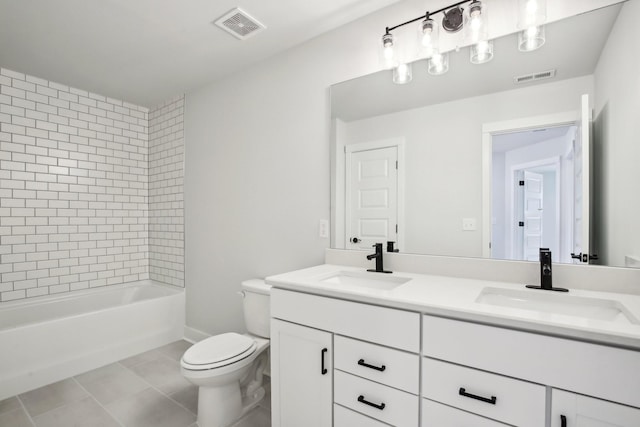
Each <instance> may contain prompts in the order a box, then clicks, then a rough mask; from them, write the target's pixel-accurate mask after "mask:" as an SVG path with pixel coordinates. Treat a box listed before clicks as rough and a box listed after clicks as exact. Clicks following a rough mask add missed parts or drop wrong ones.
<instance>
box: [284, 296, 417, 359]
mask: <svg viewBox="0 0 640 427" xmlns="http://www.w3.org/2000/svg"><path fill="white" fill-rule="evenodd" d="M271 317H275V318H277V319H282V320H287V321H289V322H294V323H299V324H301V325H306V326H310V327H312V328H317V329H322V330H325V331H331V332H333V333H335V334H340V335H347V336H350V337H354V338H358V339H361V340H364V341H370V342H375V343H380V344H384V345H387V346H389V347H395V348H399V349H402V350H406V351H411V352H413V353H419V352H420V314H419V313H414V312H411V311H404V310H397V309H394V308H387V307H379V306H376V305H370V304H362V303H358V302H352V301H345V300H340V299H336V298H327V297H321V296H317V295H311V294H306V293H302V292H293V291H286V290H283V289H272V290H271Z"/></svg>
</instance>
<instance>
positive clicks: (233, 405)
mask: <svg viewBox="0 0 640 427" xmlns="http://www.w3.org/2000/svg"><path fill="white" fill-rule="evenodd" d="M241 294H242V295H243V297H244V299H243V309H244V319H245V322H246V325H247V330H248V332H249V333H248V334H246V335H241V334H236V333H234V332H229V333H225V334H220V335H215V336H213V337H210V338H207V339H205V340H203V341H200V342H198V343H196V344H195V345H193V346H192V347H191V348H189V349H188V350H187V351H186V352H185V353H184V355H183V356H182V360H180V365H181V367H182V368H181V370H182V375H184V377H185V378H186V379H187V380H189V381H190V382H192V383H193V384H195V385H197V386H198V387H200V389H199V390H198V426H199V427H227V426H230V425H232V424H233V423H234V422H236V421H237V420H238V419H239V418H241V417H242V416H243V415H244V414H246V413H247V412H249V411H250V410H251V409H253V408H254V407H255V406H256V405H257V404H258V403H259V402H260V400H261V399H262V398H263V397H264V395H265V390H264V388H263V387H262V375H263V372H264V370H265V368H267V365H268V357H267V355H268V352H267V351H265V350H266V349H267V348H268V347H269V336H270V332H269V322H270V307H269V302H270V300H269V296H270V294H271V286H270V285H267V284H266V283H265V282H264V281H263V280H258V279H254V280H247V281H245V282H242V292H241Z"/></svg>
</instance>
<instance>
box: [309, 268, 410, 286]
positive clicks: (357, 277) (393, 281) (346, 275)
mask: <svg viewBox="0 0 640 427" xmlns="http://www.w3.org/2000/svg"><path fill="white" fill-rule="evenodd" d="M409 280H411V279H410V278H408V277H399V276H392V275H390V274H385V273H371V272H362V273H360V272H356V271H340V272H338V273H335V274H332V275H330V276H328V277H325V278H324V279H322V280H320V281H321V282H322V283H332V284H335V285H344V286H357V287H359V288H368V289H379V290H385V291H388V290H391V289H394V288H397V287H398V286H400V285H402V284H405V283H407V282H408V281H409Z"/></svg>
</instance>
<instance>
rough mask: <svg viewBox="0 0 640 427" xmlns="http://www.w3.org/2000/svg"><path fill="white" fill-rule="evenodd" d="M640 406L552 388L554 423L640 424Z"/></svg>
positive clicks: (556, 426)
mask: <svg viewBox="0 0 640 427" xmlns="http://www.w3.org/2000/svg"><path fill="white" fill-rule="evenodd" d="M638 426H640V409H638V408H632V407H630V406H625V405H620V404H617V403H612V402H608V401H606V400H600V399H595V398H593V397H587V396H583V395H581V394H575V393H569V392H566V391H562V390H557V389H553V392H552V398H551V427H638Z"/></svg>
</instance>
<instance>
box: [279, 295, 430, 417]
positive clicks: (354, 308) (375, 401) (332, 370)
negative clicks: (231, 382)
mask: <svg viewBox="0 0 640 427" xmlns="http://www.w3.org/2000/svg"><path fill="white" fill-rule="evenodd" d="M271 316H272V318H273V319H272V331H271V337H272V338H271V339H272V350H271V351H272V353H271V357H272V368H271V369H272V372H273V375H272V419H273V426H274V427H276V426H278V427H294V426H295V427H299V426H303V425H304V426H305V427H306V426H309V425H311V426H316V425H318V426H319V425H323V426H324V425H325V424H314V423H316V422H317V420H316V419H315V418H314V415H315V414H317V412H313V411H311V412H308V413H307V414H306V417H304V418H299V417H298V414H301V413H304V412H305V411H306V409H305V407H304V405H305V402H304V401H302V402H301V401H300V399H303V398H301V397H300V396H299V395H305V396H306V395H308V393H307V391H308V389H309V388H311V387H313V384H314V383H313V382H314V381H317V372H315V373H316V377H313V372H314V371H317V368H318V366H317V364H316V365H315V367H313V363H311V365H309V364H308V363H307V362H306V361H305V360H306V359H310V358H312V357H313V356H314V352H316V355H315V357H316V359H317V351H318V349H320V350H321V349H323V348H327V349H328V351H327V352H326V354H325V355H326V356H327V359H326V361H325V367H326V368H327V369H328V370H329V373H328V376H330V377H332V381H333V386H332V387H333V400H329V401H327V400H326V399H324V398H323V399H322V400H321V405H322V407H323V408H326V407H327V404H328V406H329V409H328V410H327V412H326V414H328V415H329V417H332V407H335V408H337V410H336V412H335V414H334V416H333V417H332V419H333V424H329V425H333V426H335V427H354V426H363V427H364V426H371V427H375V426H385V425H392V426H403V427H405V426H406V427H418V426H419V421H420V420H419V413H420V397H419V389H420V384H419V378H420V376H419V372H420V355H419V351H420V315H419V313H415V312H409V311H404V310H397V309H391V308H385V307H380V306H374V305H370V304H363V303H356V302H352V301H344V300H340V299H335V298H327V297H321V296H314V295H310V294H305V293H300V292H292V291H284V290H281V289H273V290H272V292H271ZM310 332H313V337H312V336H311V334H310ZM316 333H317V334H318V335H316ZM274 334H275V335H274ZM326 337H328V339H329V341H330V344H331V345H329V344H327V341H325V338H326ZM309 341H312V342H314V343H315V342H317V343H318V344H320V345H319V346H318V345H317V346H315V347H314V346H313V345H309V344H308V342H309ZM297 345H301V346H303V348H304V355H305V356H304V358H303V360H298V359H299V358H300V355H301V353H300V350H298V349H297V348H296V346H297ZM285 352H288V353H289V354H285ZM329 358H330V359H331V360H329ZM299 365H304V366H303V367H302V368H300V367H299ZM309 369H310V370H311V374H309V378H308V381H309V383H307V377H306V376H304V378H302V377H301V376H300V375H299V374H297V372H299V371H300V372H307V371H308V370H309ZM298 385H300V387H297V386H298ZM330 387H331V386H330ZM292 394H293V395H296V394H298V396H292V397H290V396H291V395H292ZM329 396H331V394H329ZM289 398H293V399H294V400H293V402H287V403H284V402H283V401H284V400H285V399H289ZM311 404H313V402H312V403H311ZM334 404H335V405H334ZM289 420H297V424H296V422H293V421H291V422H290V421H289ZM354 420H355V421H354ZM303 421H304V422H303Z"/></svg>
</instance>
